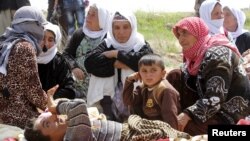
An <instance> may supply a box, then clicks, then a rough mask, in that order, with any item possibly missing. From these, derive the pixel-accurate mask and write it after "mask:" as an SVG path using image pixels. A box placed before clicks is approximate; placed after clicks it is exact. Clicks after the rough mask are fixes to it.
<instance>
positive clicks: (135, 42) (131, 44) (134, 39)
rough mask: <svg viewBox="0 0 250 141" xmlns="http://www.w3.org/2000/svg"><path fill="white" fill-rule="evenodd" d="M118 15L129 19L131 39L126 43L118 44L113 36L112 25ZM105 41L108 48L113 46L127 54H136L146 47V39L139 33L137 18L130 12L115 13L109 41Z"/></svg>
mask: <svg viewBox="0 0 250 141" xmlns="http://www.w3.org/2000/svg"><path fill="white" fill-rule="evenodd" d="M117 13H119V14H120V15H121V16H123V17H124V18H125V19H127V20H128V21H129V23H130V25H131V28H132V32H131V35H130V38H129V40H128V41H127V42H126V43H119V42H117V41H116V39H115V37H114V35H113V28H112V23H113V21H114V17H115V16H117ZM105 41H106V43H107V46H108V47H110V46H111V45H112V46H113V47H114V48H115V49H117V50H124V51H126V52H129V51H131V50H134V51H135V52H137V51H139V50H140V49H141V47H143V45H145V40H144V37H143V36H142V35H141V34H140V33H138V32H137V21H136V17H135V15H134V14H133V13H132V12H129V11H119V12H118V11H117V12H114V13H113V15H112V16H111V19H110V21H109V32H108V35H107V39H105Z"/></svg>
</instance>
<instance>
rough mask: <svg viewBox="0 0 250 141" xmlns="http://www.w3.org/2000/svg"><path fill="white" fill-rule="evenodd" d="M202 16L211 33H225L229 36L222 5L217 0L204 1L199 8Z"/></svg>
mask: <svg viewBox="0 0 250 141" xmlns="http://www.w3.org/2000/svg"><path fill="white" fill-rule="evenodd" d="M199 14H200V18H201V19H203V20H204V22H205V23H206V24H207V26H208V28H209V34H211V35H214V34H224V35H226V36H228V34H227V32H226V31H225V30H224V28H223V12H222V5H221V3H220V2H219V1H217V0H206V1H204V2H203V3H202V4H201V6H200V9H199Z"/></svg>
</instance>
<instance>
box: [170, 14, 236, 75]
mask: <svg viewBox="0 0 250 141" xmlns="http://www.w3.org/2000/svg"><path fill="white" fill-rule="evenodd" d="M178 28H181V29H185V30H187V31H188V32H189V33H191V34H192V35H193V36H194V37H195V38H196V39H197V41H196V43H195V44H194V46H193V47H191V48H189V49H187V50H185V51H183V55H184V58H185V60H186V62H185V63H186V65H187V69H188V72H189V73H190V74H191V75H197V73H198V70H199V68H200V64H201V61H202V59H203V57H204V54H205V53H206V51H207V49H208V48H210V47H214V46H225V47H228V48H230V49H232V51H234V52H235V53H236V54H238V55H239V56H240V53H239V51H238V49H237V47H236V46H235V45H233V44H232V43H231V42H230V41H229V40H228V39H227V38H226V37H225V35H223V34H218V35H214V36H211V35H209V31H208V27H207V25H206V24H205V22H204V21H203V20H202V19H200V18H198V17H187V18H184V19H182V20H180V21H179V22H178V23H177V24H176V25H175V26H174V28H173V33H174V35H175V37H176V38H179V34H178V33H177V30H178Z"/></svg>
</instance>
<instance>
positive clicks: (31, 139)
mask: <svg viewBox="0 0 250 141" xmlns="http://www.w3.org/2000/svg"><path fill="white" fill-rule="evenodd" d="M36 119H37V118H32V119H30V120H28V121H27V123H26V126H25V129H24V137H25V139H26V140H27V141H50V137H49V136H45V135H43V134H42V132H41V131H40V130H36V129H35V128H34V123H35V121H36Z"/></svg>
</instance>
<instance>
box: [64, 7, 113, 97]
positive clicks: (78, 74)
mask: <svg viewBox="0 0 250 141" xmlns="http://www.w3.org/2000/svg"><path fill="white" fill-rule="evenodd" d="M109 17H110V13H109V11H108V10H107V9H105V8H103V7H101V6H99V5H97V4H92V5H91V6H90V7H89V10H88V13H87V16H86V18H85V22H84V25H83V27H82V28H79V29H78V30H76V31H75V32H74V34H73V35H72V37H71V39H70V41H69V43H68V44H67V46H66V48H65V50H64V52H63V55H64V56H65V57H66V59H67V61H68V62H69V64H70V67H71V70H72V73H73V76H74V78H75V80H76V82H75V85H76V88H77V90H78V91H80V93H81V94H80V96H79V97H82V98H86V94H87V88H88V84H89V75H88V73H87V72H86V71H85V67H84V60H85V57H86V53H87V51H89V50H91V49H93V48H95V47H96V46H98V44H99V43H101V41H102V40H103V39H104V37H105V36H106V33H107V30H108V26H107V23H108V20H109Z"/></svg>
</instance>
